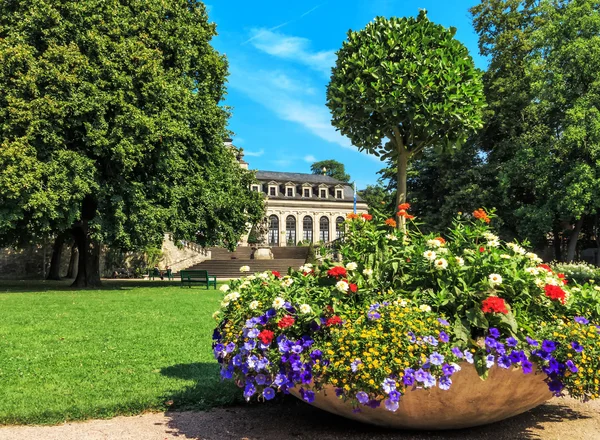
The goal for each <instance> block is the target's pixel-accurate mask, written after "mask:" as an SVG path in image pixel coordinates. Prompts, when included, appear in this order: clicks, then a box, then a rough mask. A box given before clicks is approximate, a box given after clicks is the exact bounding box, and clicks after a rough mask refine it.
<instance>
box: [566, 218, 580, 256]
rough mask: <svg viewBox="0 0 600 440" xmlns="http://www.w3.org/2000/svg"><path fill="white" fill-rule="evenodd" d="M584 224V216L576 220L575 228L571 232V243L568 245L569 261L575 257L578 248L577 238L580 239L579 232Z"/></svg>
mask: <svg viewBox="0 0 600 440" xmlns="http://www.w3.org/2000/svg"><path fill="white" fill-rule="evenodd" d="M582 226H583V216H582V217H581V218H580V219H579V220H577V221H576V222H575V228H573V232H571V236H570V237H569V244H568V245H567V262H571V261H573V260H574V259H575V251H576V250H577V240H578V239H579V233H580V232H581V228H582Z"/></svg>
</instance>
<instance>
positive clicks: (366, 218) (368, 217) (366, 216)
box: [362, 214, 373, 220]
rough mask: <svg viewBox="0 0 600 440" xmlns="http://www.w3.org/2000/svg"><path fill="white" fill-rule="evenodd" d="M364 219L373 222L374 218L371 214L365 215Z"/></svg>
mask: <svg viewBox="0 0 600 440" xmlns="http://www.w3.org/2000/svg"><path fill="white" fill-rule="evenodd" d="M362 218H364V219H365V220H373V216H372V215H371V214H363V215H362Z"/></svg>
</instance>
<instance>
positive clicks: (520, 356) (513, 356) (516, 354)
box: [510, 350, 527, 364]
mask: <svg viewBox="0 0 600 440" xmlns="http://www.w3.org/2000/svg"><path fill="white" fill-rule="evenodd" d="M526 359H527V357H526V356H525V353H524V352H523V351H517V350H513V351H512V352H511V353H510V361H511V362H512V363H513V364H518V363H519V362H521V361H524V360H526Z"/></svg>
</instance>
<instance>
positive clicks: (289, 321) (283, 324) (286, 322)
mask: <svg viewBox="0 0 600 440" xmlns="http://www.w3.org/2000/svg"><path fill="white" fill-rule="evenodd" d="M294 322H296V320H295V319H294V318H293V317H292V316H290V315H286V316H284V317H283V318H281V319H280V320H279V322H278V323H277V327H279V328H281V329H283V328H288V327H291V326H293V325H294Z"/></svg>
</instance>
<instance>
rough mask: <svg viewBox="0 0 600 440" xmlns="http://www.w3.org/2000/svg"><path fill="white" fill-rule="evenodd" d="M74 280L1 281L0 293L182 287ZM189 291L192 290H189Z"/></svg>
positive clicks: (175, 283) (165, 283)
mask: <svg viewBox="0 0 600 440" xmlns="http://www.w3.org/2000/svg"><path fill="white" fill-rule="evenodd" d="M72 283H73V280H72V279H63V280H60V281H50V280H0V293H11V292H50V291H64V292H69V291H77V290H90V291H94V290H131V289H136V288H145V289H147V288H165V287H180V286H181V281H180V280H172V281H168V280H162V281H161V280H144V279H129V280H124V279H103V280H102V286H100V287H94V288H89V289H81V288H79V287H71V284H72ZM187 290H190V289H189V288H187ZM191 290H206V287H204V286H197V287H192V289H191Z"/></svg>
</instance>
